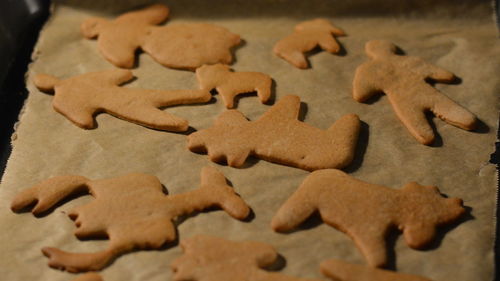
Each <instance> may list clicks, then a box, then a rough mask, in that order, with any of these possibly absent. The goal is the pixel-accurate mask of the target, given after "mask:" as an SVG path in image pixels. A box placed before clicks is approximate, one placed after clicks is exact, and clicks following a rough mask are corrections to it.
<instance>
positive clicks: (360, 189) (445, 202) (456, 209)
mask: <svg viewBox="0 0 500 281" xmlns="http://www.w3.org/2000/svg"><path fill="white" fill-rule="evenodd" d="M316 211H317V212H319V214H320V216H321V218H322V220H323V221H324V222H325V223H327V224H328V225H330V226H333V227H335V228H337V229H339V230H341V231H343V232H345V233H346V234H347V235H349V237H351V238H352V239H353V240H354V242H355V243H356V245H357V246H358V248H359V249H360V251H361V253H362V254H363V255H364V256H365V258H366V260H367V261H368V264H370V265H371V266H374V267H380V266H384V265H385V264H386V262H387V254H386V253H387V251H386V241H385V239H386V235H387V234H388V232H389V231H390V230H391V229H392V228H393V227H397V228H398V229H399V230H401V231H402V232H403V235H404V238H405V241H406V244H407V245H408V246H410V247H411V248H414V249H419V248H422V247H424V246H426V245H427V244H429V243H430V242H431V241H432V240H433V238H434V237H435V236H436V227H437V226H439V225H444V224H448V223H451V222H453V221H456V220H457V219H458V218H460V217H461V216H462V215H463V214H464V213H465V209H464V208H463V207H462V200H461V199H458V198H444V197H442V196H441V194H440V193H439V190H438V189H437V187H435V186H421V185H419V184H417V183H415V182H411V183H408V184H406V185H405V186H404V187H403V188H402V189H400V190H396V189H392V188H389V187H385V186H381V185H375V184H370V183H366V182H363V181H360V180H357V179H355V178H352V177H350V176H349V175H347V174H345V173H344V172H342V171H340V170H335V169H328V170H321V171H315V172H313V173H311V174H310V175H309V176H308V177H307V178H306V179H305V180H304V182H303V183H302V184H301V185H300V187H299V188H298V189H297V191H295V193H293V194H292V196H291V197H290V198H289V199H288V200H287V201H286V202H285V204H283V206H281V208H280V209H279V210H278V212H277V213H276V215H275V216H274V217H273V219H272V222H271V227H272V228H273V229H274V230H275V231H289V230H292V229H294V228H296V227H297V226H298V225H299V224H301V223H302V222H304V221H305V220H306V219H307V218H308V217H309V216H311V215H312V214H313V213H314V212H316Z"/></svg>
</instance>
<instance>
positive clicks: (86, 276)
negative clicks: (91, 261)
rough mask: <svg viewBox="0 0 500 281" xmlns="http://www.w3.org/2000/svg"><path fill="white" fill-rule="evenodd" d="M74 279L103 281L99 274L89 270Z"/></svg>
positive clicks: (74, 280) (78, 280) (75, 280)
mask: <svg viewBox="0 0 500 281" xmlns="http://www.w3.org/2000/svg"><path fill="white" fill-rule="evenodd" d="M73 281H103V279H102V277H101V276H100V275H99V274H97V273H94V272H89V273H84V274H82V275H80V276H78V277H76V278H75V279H73Z"/></svg>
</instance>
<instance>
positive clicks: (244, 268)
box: [171, 235, 319, 281]
mask: <svg viewBox="0 0 500 281" xmlns="http://www.w3.org/2000/svg"><path fill="white" fill-rule="evenodd" d="M181 247H182V249H183V250H184V255H183V256H181V257H180V258H177V259H176V260H174V262H173V263H172V265H171V267H172V270H173V272H174V276H173V277H174V278H173V280H174V281H215V280H217V281H240V280H252V281H266V280H280V281H307V280H309V281H314V280H316V279H306V278H298V277H293V276H287V275H284V274H281V273H278V272H268V271H265V270H263V269H262V268H265V267H269V266H271V265H273V264H274V263H275V262H276V260H277V259H278V253H277V252H276V250H275V249H274V248H273V247H272V246H271V245H269V244H265V243H261V242H254V241H245V242H234V241H229V240H225V239H222V238H218V237H213V236H207V235H197V236H194V237H191V238H189V239H184V240H182V241H181ZM317 281H319V280H317Z"/></svg>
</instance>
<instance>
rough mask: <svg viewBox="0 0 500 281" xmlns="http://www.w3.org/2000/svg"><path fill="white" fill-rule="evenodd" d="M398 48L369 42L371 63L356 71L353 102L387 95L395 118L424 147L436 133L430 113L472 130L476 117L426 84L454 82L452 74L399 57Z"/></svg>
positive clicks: (380, 41)
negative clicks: (377, 94)
mask: <svg viewBox="0 0 500 281" xmlns="http://www.w3.org/2000/svg"><path fill="white" fill-rule="evenodd" d="M396 49H397V47H396V46H395V45H394V44H392V43H391V42H389V41H386V40H372V41H369V42H368V43H366V46H365V50H366V53H367V55H368V56H369V57H370V58H371V59H372V60H371V61H368V62H365V63H363V64H362V65H361V66H359V67H358V68H357V69H356V73H355V76H354V85H353V97H354V99H355V100H357V101H359V102H363V101H366V100H367V99H369V98H370V97H371V96H373V95H374V94H376V93H379V92H384V93H385V94H386V95H387V97H388V98H389V101H390V103H391V105H392V107H393V109H394V112H395V113H396V115H397V116H398V117H399V119H400V120H401V121H402V122H403V124H404V125H405V126H406V128H407V129H408V130H409V131H410V133H411V134H412V135H413V136H414V137H415V138H416V139H417V140H418V141H419V142H420V143H422V144H426V145H428V144H431V143H432V142H433V141H434V132H433V130H432V128H431V126H430V125H429V124H428V121H427V119H426V117H425V112H427V111H431V112H432V113H434V114H435V115H436V116H437V117H439V118H441V119H443V120H444V121H446V122H447V123H449V124H451V125H454V126H457V127H459V128H462V129H465V130H473V129H474V127H475V126H476V117H475V116H474V114H472V113H470V112H469V111H468V110H467V109H465V108H463V107H461V106H460V105H458V104H456V103H455V102H454V101H452V100H451V99H450V98H448V97H447V96H445V95H444V94H443V93H441V92H439V91H438V90H436V89H435V88H433V87H432V86H431V85H429V84H428V83H426V79H432V80H434V81H437V82H451V81H453V80H454V79H455V76H454V75H453V73H451V72H449V71H447V70H444V69H442V68H440V67H437V66H434V65H432V64H430V63H427V62H425V61H424V60H422V59H420V58H417V57H411V56H400V55H397V54H396Z"/></svg>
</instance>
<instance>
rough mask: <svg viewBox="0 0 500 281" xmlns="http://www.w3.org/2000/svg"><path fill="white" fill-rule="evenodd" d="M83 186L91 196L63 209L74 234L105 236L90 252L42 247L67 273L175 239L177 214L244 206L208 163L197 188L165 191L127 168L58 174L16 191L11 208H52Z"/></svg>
mask: <svg viewBox="0 0 500 281" xmlns="http://www.w3.org/2000/svg"><path fill="white" fill-rule="evenodd" d="M84 191H88V192H90V194H91V195H92V196H93V197H95V200H93V201H91V202H90V203H88V204H85V205H81V206H78V207H76V208H74V209H73V210H72V211H70V212H69V213H68V216H69V217H70V218H71V219H72V220H74V221H75V225H76V227H77V230H76V231H75V235H76V236H77V237H78V238H95V237H107V238H109V245H108V248H107V249H105V250H103V251H101V252H94V253H69V252H65V251H62V250H59V249H56V248H44V249H42V252H43V253H44V255H46V256H47V257H48V258H49V266H51V267H53V268H58V269H62V270H67V271H69V272H82V271H95V270H100V269H102V268H104V267H106V266H107V265H108V264H109V263H110V262H111V261H112V260H113V259H115V258H117V257H118V256H120V255H122V254H124V253H127V252H130V251H133V250H137V249H158V248H160V247H161V246H162V245H164V244H165V243H166V242H169V241H174V240H175V239H176V236H177V235H176V229H175V226H174V224H173V222H172V220H174V219H175V218H177V217H179V216H181V215H187V214H191V213H193V212H196V211H202V210H204V209H207V208H210V207H214V206H217V207H220V208H222V209H224V211H226V212H227V213H228V214H229V215H231V216H232V217H234V218H236V219H240V220H241V219H244V218H246V217H247V216H248V214H249V212H250V209H249V207H248V206H247V204H246V203H245V202H244V201H243V200H242V199H241V198H240V197H239V196H237V195H236V194H235V193H234V190H233V189H232V188H231V187H229V186H228V185H227V183H226V179H225V178H224V175H223V174H222V173H220V172H219V171H217V169H215V168H213V167H205V168H203V170H202V171H201V186H200V188H198V189H195V190H192V191H189V192H186V193H182V194H174V195H166V194H165V193H164V192H163V188H162V185H161V183H160V182H159V180H158V178H157V177H155V176H152V175H147V174H140V173H133V174H128V175H124V176H121V177H117V178H111V179H102V180H89V179H87V178H85V177H81V176H59V177H54V178H50V179H48V180H45V181H42V182H41V183H39V184H37V185H35V186H33V187H31V188H29V189H26V190H24V191H22V192H21V193H20V194H18V195H17V196H16V197H15V198H14V200H13V201H12V205H11V209H12V210H13V211H14V212H19V211H22V210H24V209H26V208H32V212H33V214H35V215H37V214H40V213H42V212H45V211H47V210H49V209H50V208H52V207H54V205H55V204H57V203H58V202H61V200H63V199H64V198H66V197H67V196H68V195H70V194H75V193H78V192H84Z"/></svg>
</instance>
